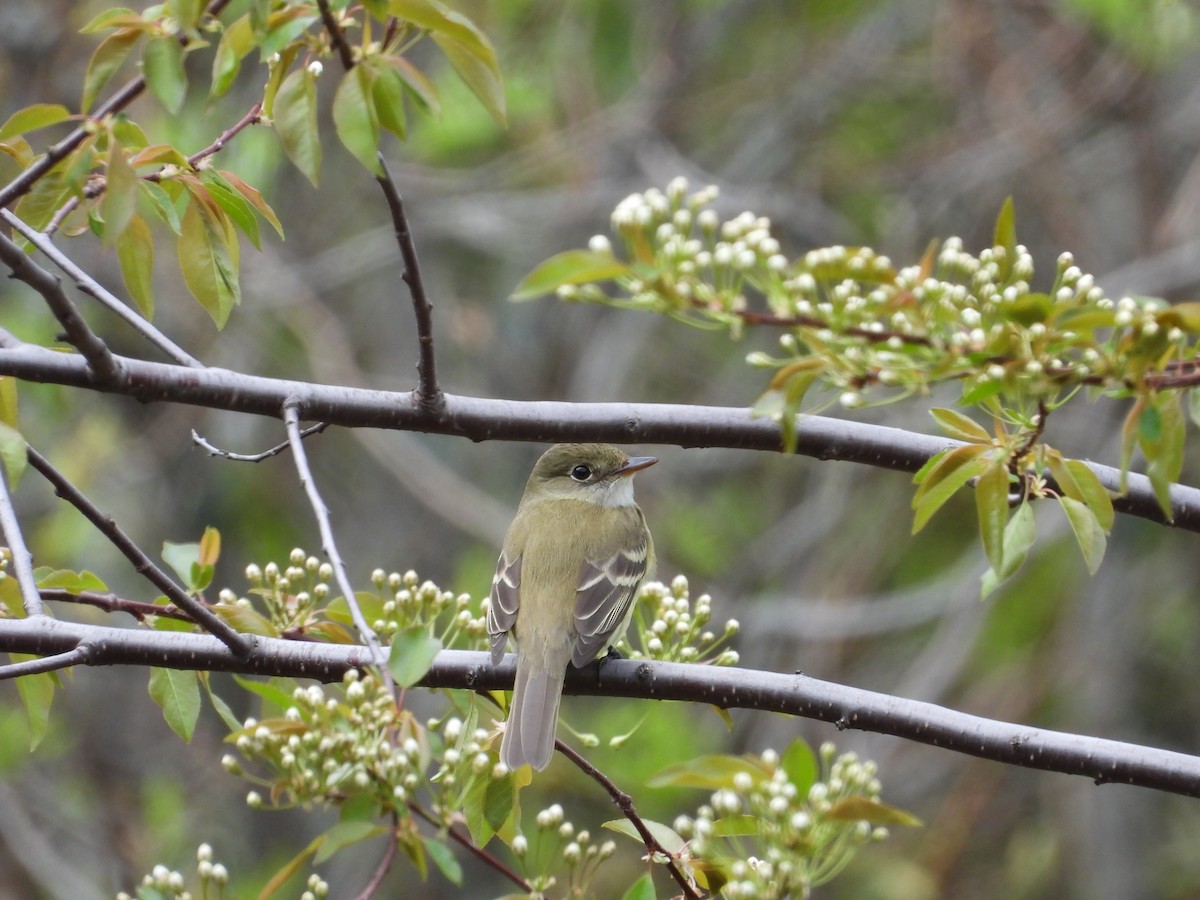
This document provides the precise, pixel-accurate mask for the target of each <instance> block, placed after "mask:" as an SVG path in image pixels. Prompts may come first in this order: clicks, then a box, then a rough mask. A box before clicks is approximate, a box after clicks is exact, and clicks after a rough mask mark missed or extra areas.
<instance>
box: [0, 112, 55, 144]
mask: <svg viewBox="0 0 1200 900" xmlns="http://www.w3.org/2000/svg"><path fill="white" fill-rule="evenodd" d="M69 118H71V111H70V110H69V109H67V108H66V107H65V106H63V105H62V104H61V103H35V104H33V105H32V106H27V107H25V108H24V109H18V110H17V111H16V112H15V113H13V114H12V115H11V116H9V117H8V119H7V121H5V123H4V124H3V125H0V141H4V140H7V139H8V138H11V137H13V136H15V135H18V134H28V133H29V132H31V131H37V130H38V129H40V128H49V127H50V126H51V125H57V124H58V123H59V122H64V121H66V120H67V119H69Z"/></svg>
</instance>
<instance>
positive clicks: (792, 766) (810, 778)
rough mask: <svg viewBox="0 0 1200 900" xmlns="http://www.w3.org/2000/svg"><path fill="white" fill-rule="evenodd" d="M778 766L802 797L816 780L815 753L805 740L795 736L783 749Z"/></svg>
mask: <svg viewBox="0 0 1200 900" xmlns="http://www.w3.org/2000/svg"><path fill="white" fill-rule="evenodd" d="M779 765H780V768H782V769H783V771H784V772H786V773H787V778H788V781H789V782H790V783H791V784H792V786H793V787H795V788H796V793H797V795H798V796H801V797H804V796H807V794H808V789H809V788H810V787H812V786H813V785H814V784H815V783H816V781H817V772H818V767H817V755H816V754H815V753H813V749H812V747H810V746H809V745H808V742H807V741H804V740H801V739H800V738H796V740H794V741H792V743H791V744H790V745H789V746H788V748H787V750H785V751H784V754H783V756H782V758H780V760H779Z"/></svg>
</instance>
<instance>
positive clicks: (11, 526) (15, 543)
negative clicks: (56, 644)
mask: <svg viewBox="0 0 1200 900" xmlns="http://www.w3.org/2000/svg"><path fill="white" fill-rule="evenodd" d="M0 532H3V533H4V540H5V542H6V543H7V544H8V552H9V555H10V557H11V558H12V564H13V570H14V572H15V574H16V576H17V585H18V587H20V589H21V602H22V603H23V604H24V606H25V615H27V616H40V615H42V614H44V613H45V612H46V608H45V606H43V605H42V596H41V594H39V593H38V588H37V581H35V580H34V577H33V555H32V554H31V553H30V552H29V548H28V547H27V546H26V545H25V536H24V535H23V534H21V523H20V522H18V521H17V511H16V510H15V509H13V505H12V493H11V492H10V491H9V489H8V471H7V467H6V466H0Z"/></svg>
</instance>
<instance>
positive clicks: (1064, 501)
mask: <svg viewBox="0 0 1200 900" xmlns="http://www.w3.org/2000/svg"><path fill="white" fill-rule="evenodd" d="M1058 502H1059V504H1060V505H1061V506H1062V509H1063V512H1064V513H1066V514H1067V521H1068V522H1070V523H1071V530H1072V531H1074V532H1075V540H1076V541H1077V542H1078V544H1079V550H1080V552H1081V553H1082V554H1083V561H1084V562H1085V563H1086V564H1087V569H1088V572H1089V573H1090V574H1092V575H1095V574H1096V570H1097V569H1099V568H1100V563H1101V561H1102V560H1103V559H1104V549H1105V544H1106V541H1105V537H1104V529H1103V528H1101V527H1100V522H1099V520H1098V519H1097V518H1096V514H1095V513H1094V512H1092V511H1091V509H1090V508H1089V507H1088V506H1087V505H1086V504H1084V503H1080V502H1079V501H1078V500H1075V499H1072V498H1071V497H1059V498H1058Z"/></svg>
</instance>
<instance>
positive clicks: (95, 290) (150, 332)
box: [0, 209, 203, 368]
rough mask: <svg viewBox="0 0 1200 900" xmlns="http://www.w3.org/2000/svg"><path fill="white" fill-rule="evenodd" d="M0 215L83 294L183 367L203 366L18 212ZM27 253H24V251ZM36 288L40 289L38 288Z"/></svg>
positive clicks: (1, 211)
mask: <svg viewBox="0 0 1200 900" xmlns="http://www.w3.org/2000/svg"><path fill="white" fill-rule="evenodd" d="M0 218H2V219H3V220H4V221H5V222H7V223H8V224H9V225H11V226H12V227H13V228H14V229H15V230H16V231H18V232H20V234H21V236H22V237H23V238H25V240H27V241H29V243H31V244H33V246H35V247H36V248H37V249H38V250H39V251H41V253H42V255H44V256H45V257H46V258H47V259H48V260H50V261H51V262H52V263H54V265H56V266H57V267H58V268H59V269H60V270H61V271H62V272H63V274H65V275H67V276H68V277H69V278H70V279H71V280H72V281H74V282H75V286H76V287H77V288H79V290H81V291H83V293H85V294H87V295H89V296H90V297H93V298H95V299H96V300H99V301H100V303H101V304H103V306H104V307H105V309H107V310H108V311H109V312H112V313H115V314H116V315H117V316H119V317H120V318H121V319H122V320H123V321H124V322H125V323H126V324H127V325H129V326H131V327H132V328H133V329H134V330H135V331H137V332H138V334H140V335H142V336H143V337H144V338H146V339H147V340H148V341H150V343H152V344H154V346H156V347H158V349H160V350H162V351H163V352H164V353H165V354H167V356H169V357H170V358H171V359H173V360H174V361H175V362H177V363H179V364H180V365H183V366H191V367H194V368H200V367H201V366H202V365H203V363H201V362H200V361H199V360H197V359H196V358H195V357H193V356H191V355H190V354H189V353H187V351H185V350H184V349H183V348H181V347H180V346H179V345H178V344H176V343H175V342H174V341H172V340H171V339H170V338H169V337H167V336H166V335H165V334H163V333H162V332H161V331H159V330H158V329H157V328H155V327H154V325H153V324H151V323H150V322H149V321H148V320H147V319H144V318H142V316H140V315H138V314H137V313H136V312H135V311H134V310H132V309H130V308H129V306H128V305H126V304H125V303H122V302H121V301H120V300H119V299H118V298H117V297H116V296H115V295H113V294H112V293H111V292H109V291H108V290H106V289H105V288H104V286H103V285H101V284H100V282H98V281H96V279H94V278H93V277H92V276H91V275H89V274H88V273H87V272H85V271H83V269H81V268H80V267H79V266H78V265H76V264H75V263H74V261H72V260H71V258H70V257H69V256H67V255H66V254H65V253H63V252H62V250H60V249H59V248H58V247H57V246H55V244H54V242H53V241H51V240H50V239H49V238H48V237H46V235H44V234H42V232H40V231H38V230H37V229H36V228H32V227H30V226H29V225H28V224H26V223H25V222H24V221H22V220H21V219H20V218H18V217H17V216H16V215H15V214H14V213H11V212H9V211H8V210H7V209H0ZM22 256H24V254H22ZM35 290H36V288H35Z"/></svg>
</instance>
